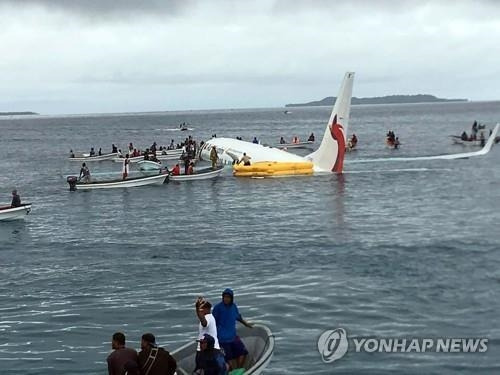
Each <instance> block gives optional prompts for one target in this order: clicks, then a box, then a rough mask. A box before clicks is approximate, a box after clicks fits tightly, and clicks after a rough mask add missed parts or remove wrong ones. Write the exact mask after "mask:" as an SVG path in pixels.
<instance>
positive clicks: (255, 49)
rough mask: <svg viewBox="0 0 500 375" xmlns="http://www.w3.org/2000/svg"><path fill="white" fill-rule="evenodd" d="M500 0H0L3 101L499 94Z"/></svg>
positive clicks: (11, 104) (58, 107)
mask: <svg viewBox="0 0 500 375" xmlns="http://www.w3.org/2000/svg"><path fill="white" fill-rule="evenodd" d="M499 43H500V1H498V2H496V1H494V0H491V1H488V0H482V1H479V0H476V1H472V0H470V1H465V0H455V1H424V0H420V1H419V0H415V1H412V0H406V1H405V0H398V1H397V0H394V1H393V0H387V1H384V0H345V1H343V0H335V1H333V0H325V1H322V0H318V1H314V0H310V1H293V0H275V1H272V0H267V1H259V0H251V1H250V0H249V1H243V0H241V1H236V0H234V1H217V0H206V1H195V0H182V1H168V0H161V1H160V0H122V1H119V0H45V1H44V0H0V48H1V49H0V53H1V55H0V111H20V110H32V111H36V112H40V113H43V114H59V113H97V112H135V111H161V110H184V109H212V108H213V109H216V108H252V107H278V106H283V105H284V104H286V103H290V102H302V101H310V100H317V99H322V98H323V97H326V96H335V95H337V90H338V88H339V85H340V81H341V79H342V77H343V75H344V73H345V72H346V71H355V72H356V79H355V82H354V93H353V94H354V96H358V97H366V96H382V95H390V94H417V93H428V94H434V95H437V96H440V97H447V98H469V99H471V100H495V99H500V80H499V79H498V77H500V48H499Z"/></svg>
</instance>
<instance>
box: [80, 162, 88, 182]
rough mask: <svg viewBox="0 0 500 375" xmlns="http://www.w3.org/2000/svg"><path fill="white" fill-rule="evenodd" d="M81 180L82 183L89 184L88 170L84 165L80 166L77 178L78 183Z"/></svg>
mask: <svg viewBox="0 0 500 375" xmlns="http://www.w3.org/2000/svg"><path fill="white" fill-rule="evenodd" d="M80 180H82V181H83V182H84V183H88V182H90V170H89V167H87V165H86V164H85V163H83V164H82V167H81V168H80V175H79V176H78V181H80Z"/></svg>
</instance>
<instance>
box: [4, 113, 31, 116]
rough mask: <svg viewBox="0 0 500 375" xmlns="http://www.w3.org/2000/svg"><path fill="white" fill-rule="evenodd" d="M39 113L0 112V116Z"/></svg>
mask: <svg viewBox="0 0 500 375" xmlns="http://www.w3.org/2000/svg"><path fill="white" fill-rule="evenodd" d="M25 115H38V113H36V112H0V116H25Z"/></svg>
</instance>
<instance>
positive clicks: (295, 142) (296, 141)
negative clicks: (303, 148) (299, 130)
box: [292, 136, 300, 144]
mask: <svg viewBox="0 0 500 375" xmlns="http://www.w3.org/2000/svg"><path fill="white" fill-rule="evenodd" d="M299 142H300V140H299V137H297V136H295V137H293V140H292V143H294V144H297V143H299Z"/></svg>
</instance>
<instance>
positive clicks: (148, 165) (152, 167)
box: [137, 160, 162, 171]
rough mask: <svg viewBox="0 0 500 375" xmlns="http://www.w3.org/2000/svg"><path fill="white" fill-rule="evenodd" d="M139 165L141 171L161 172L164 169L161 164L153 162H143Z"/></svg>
mask: <svg viewBox="0 0 500 375" xmlns="http://www.w3.org/2000/svg"><path fill="white" fill-rule="evenodd" d="M137 165H138V166H139V170H141V171H159V170H160V169H161V167H162V165H161V164H160V163H157V162H155V161H152V160H141V161H140V162H138V163H137Z"/></svg>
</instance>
